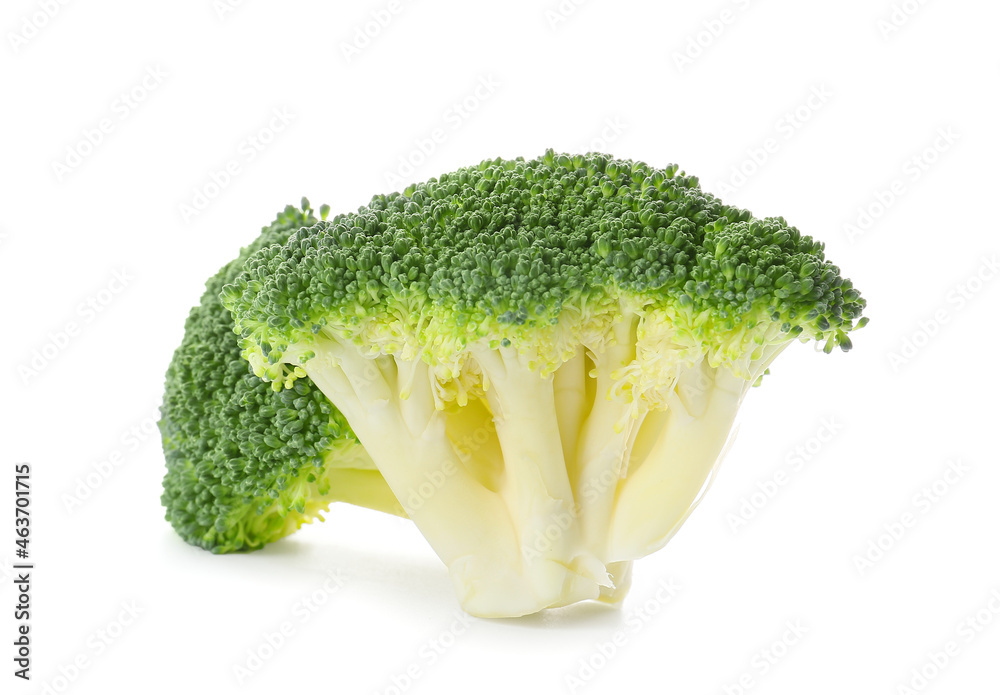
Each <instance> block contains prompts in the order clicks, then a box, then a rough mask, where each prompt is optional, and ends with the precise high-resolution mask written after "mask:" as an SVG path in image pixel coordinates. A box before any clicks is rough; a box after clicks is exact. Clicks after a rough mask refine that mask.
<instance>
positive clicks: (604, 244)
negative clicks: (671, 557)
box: [222, 151, 865, 616]
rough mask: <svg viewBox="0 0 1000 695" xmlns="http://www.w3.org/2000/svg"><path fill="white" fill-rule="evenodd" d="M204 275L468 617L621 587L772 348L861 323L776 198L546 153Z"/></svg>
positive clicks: (409, 195) (399, 198)
mask: <svg viewBox="0 0 1000 695" xmlns="http://www.w3.org/2000/svg"><path fill="white" fill-rule="evenodd" d="M222 295H223V303H224V304H225V306H226V307H227V308H229V309H230V310H231V311H232V313H233V318H234V320H235V324H236V329H237V332H238V333H239V335H240V345H241V346H242V348H243V355H244V357H245V358H246V359H247V360H248V361H249V363H250V364H251V366H252V368H253V370H254V372H255V373H256V374H257V375H258V376H260V377H261V378H263V379H266V380H268V381H270V382H272V387H273V388H274V389H275V390H276V392H279V393H280V392H282V391H283V390H286V389H295V388H297V387H298V385H299V384H300V383H301V382H302V381H303V380H305V379H307V378H308V379H311V380H312V382H313V383H314V384H315V385H316V386H318V387H319V389H321V390H322V391H323V393H325V394H326V395H327V396H328V397H329V398H330V400H331V401H332V402H333V403H334V404H336V406H337V408H338V409H339V410H340V411H341V412H342V413H343V414H344V415H345V417H346V419H347V421H348V422H349V423H350V426H351V428H352V429H353V431H354V432H355V433H356V434H357V437H358V439H359V440H360V441H361V443H362V444H363V445H364V447H365V449H366V451H367V452H368V453H369V454H370V455H371V457H372V460H373V461H374V462H375V464H376V465H377V467H378V469H379V470H380V471H381V473H382V475H383V476H384V478H385V480H386V482H387V483H388V485H389V486H390V488H391V489H392V490H393V492H394V493H395V495H396V497H397V498H398V499H399V500H400V501H401V502H402V503H403V505H404V508H405V509H406V511H407V513H408V514H409V516H410V518H412V519H413V520H414V522H415V523H416V524H417V526H418V528H420V529H421V531H422V532H423V533H424V535H425V536H426V537H427V538H428V541H429V542H430V543H431V545H432V546H433V547H434V549H435V551H436V552H437V553H438V554H439V555H440V556H441V558H442V559H443V560H444V562H445V563H446V564H447V565H448V567H449V569H450V570H451V574H452V578H453V581H454V583H455V585H456V588H457V590H458V592H459V596H460V599H461V601H462V603H463V605H464V606H465V607H466V609H467V610H469V611H470V612H473V613H476V614H479V615H488V616H494V615H520V614H524V613H529V612H533V611H536V610H540V609H542V608H546V607H550V606H557V605H564V604H566V603H571V602H573V601H578V600H582V599H588V598H594V599H600V600H605V601H617V600H620V599H621V597H622V596H623V595H624V593H625V591H626V590H627V588H628V577H629V574H630V567H631V562H632V561H633V560H635V559H637V558H639V557H642V556H644V555H646V554H648V553H650V552H653V551H654V550H656V549H657V548H659V547H661V546H662V545H663V544H664V543H666V542H667V540H668V539H669V538H670V537H671V536H672V534H673V533H674V532H676V530H677V528H678V527H679V526H680V524H681V523H682V522H683V521H684V519H685V518H686V517H687V515H688V514H689V513H690V512H691V510H692V509H693V508H694V505H695V504H697V502H698V501H699V500H700V495H701V493H702V492H703V491H704V489H705V487H706V484H707V482H709V481H710V480H711V477H712V474H713V472H714V471H715V468H716V465H717V463H718V461H719V460H720V457H721V454H722V452H723V450H724V445H725V443H726V441H727V438H728V436H729V433H730V430H731V428H732V423H733V419H734V418H735V416H736V412H737V409H738V407H739V405H740V403H741V402H742V399H743V396H744V394H745V393H746V392H747V389H749V387H750V386H752V385H754V384H756V383H758V382H759V380H760V378H761V377H762V376H763V375H764V374H765V372H766V370H767V368H768V366H769V365H770V363H771V361H772V360H773V359H774V358H775V357H776V356H777V354H778V353H779V352H780V351H781V350H782V349H784V348H785V347H786V346H787V345H789V344H790V343H792V342H795V341H803V342H805V341H810V340H812V341H819V342H820V343H822V345H823V347H824V349H825V350H826V351H827V352H829V351H831V350H832V349H833V348H835V347H840V348H841V349H843V350H848V349H849V348H850V347H851V343H850V339H849V338H848V333H850V332H851V331H852V330H854V329H856V328H858V327H860V326H862V325H864V322H865V320H864V319H863V318H861V312H862V310H863V308H864V305H865V303H864V300H863V299H862V298H861V297H860V295H859V294H858V292H857V291H856V290H854V289H853V287H852V286H851V283H850V281H849V280H846V279H844V278H842V277H841V275H840V272H839V269H838V268H837V267H836V266H834V265H832V264H831V263H829V262H828V261H827V260H826V259H825V256H824V252H823V246H822V244H820V243H818V242H816V241H814V240H813V239H812V238H810V237H808V236H804V235H802V234H800V233H799V232H798V230H796V229H795V228H794V227H791V226H789V225H788V224H787V223H786V222H785V220H783V219H781V218H764V219H757V218H754V217H753V216H752V215H751V214H750V213H749V212H747V211H746V210H741V209H738V208H734V207H731V206H728V205H725V204H723V203H722V202H720V201H719V200H718V199H716V198H715V197H713V196H712V195H710V194H708V193H706V192H704V191H702V190H701V189H700V188H699V186H698V181H697V179H696V178H694V177H691V176H686V175H684V174H683V173H680V172H678V170H677V167H676V166H673V165H671V166H668V167H666V168H664V169H656V168H653V167H650V166H647V165H646V164H643V163H641V162H632V161H624V160H617V159H613V158H611V157H608V156H605V155H599V154H588V155H576V156H569V155H560V154H556V153H554V152H552V151H549V152H547V153H546V154H545V155H544V156H542V157H540V158H538V159H535V160H531V161H525V160H522V159H515V160H502V159H496V160H492V161H486V162H483V163H482V164H480V165H479V166H475V167H470V168H466V169H461V170H459V171H456V172H454V173H451V174H446V175H444V176H441V177H440V178H439V179H432V180H430V181H427V182H425V183H423V184H419V185H414V186H411V187H410V188H408V189H407V190H406V191H404V192H403V193H394V194H391V195H386V196H376V197H375V198H374V199H373V200H372V201H371V203H369V205H368V206H366V207H364V208H361V209H360V210H359V211H358V212H357V213H352V214H348V215H341V216H338V217H336V218H334V219H332V220H330V221H328V222H319V223H317V224H315V225H313V226H311V227H306V228H303V229H300V230H298V231H296V232H295V233H294V234H292V235H291V236H290V237H289V238H288V240H287V242H285V243H284V244H282V245H272V246H267V247H264V248H261V249H260V250H258V251H257V252H256V253H254V254H253V255H251V256H250V257H249V258H248V259H247V260H246V262H245V263H244V264H243V269H242V272H241V273H239V275H238V276H236V277H235V278H234V279H233V281H232V282H231V283H230V284H228V285H226V287H225V288H224V289H223V293H222ZM468 441H472V442H476V444H475V446H472V447H471V448H470V447H468V446H465V445H463V444H462V442H468ZM428 485H430V488H428ZM429 490H430V492H428V491H429ZM553 525H554V526H553ZM553 527H555V528H556V529H558V531H557V532H556V533H554V534H553V533H552V532H551V529H552V528H553Z"/></svg>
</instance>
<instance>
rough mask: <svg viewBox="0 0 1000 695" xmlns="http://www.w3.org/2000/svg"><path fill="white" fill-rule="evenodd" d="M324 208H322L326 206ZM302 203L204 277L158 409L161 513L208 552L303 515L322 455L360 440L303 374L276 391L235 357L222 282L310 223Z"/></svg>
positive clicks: (246, 544)
mask: <svg viewBox="0 0 1000 695" xmlns="http://www.w3.org/2000/svg"><path fill="white" fill-rule="evenodd" d="M324 207H325V206H324ZM318 221H319V220H317V218H316V217H314V216H313V214H312V210H311V209H310V207H309V204H308V202H307V201H305V200H303V203H302V208H301V209H296V208H294V207H292V206H288V207H287V208H286V209H285V210H284V212H282V213H281V214H279V215H278V218H277V219H276V220H275V221H274V222H273V223H272V224H271V225H270V226H268V227H265V228H264V229H263V231H262V233H261V235H260V237H259V238H258V239H257V240H256V241H254V242H253V243H252V244H251V245H250V246H248V247H247V248H245V249H243V251H242V252H241V253H240V256H239V257H238V258H237V259H235V260H233V261H232V262H231V263H229V264H228V265H226V266H225V267H224V268H222V270H220V271H219V273H218V274H216V275H215V276H214V277H213V278H211V279H210V280H209V281H208V282H207V283H206V290H205V294H204V295H203V296H202V298H201V303H200V304H199V305H198V306H196V307H194V308H193V309H192V310H191V314H190V315H189V317H188V319H187V322H186V325H185V334H184V340H183V342H182V343H181V345H180V347H179V348H178V349H177V351H176V352H175V353H174V357H173V361H172V362H171V364H170V367H169V369H168V371H167V380H166V393H165V395H164V400H163V405H162V407H161V416H162V417H161V420H160V423H159V425H160V431H161V434H162V436H163V445H164V452H165V455H166V461H167V474H166V477H165V478H164V481H163V496H162V503H163V506H164V507H166V510H167V512H166V517H167V520H168V521H169V522H170V523H171V524H172V525H173V526H174V528H175V529H176V530H177V532H178V533H179V534H180V535H181V536H182V537H183V538H184V540H186V541H187V542H188V543H191V544H193V545H198V546H201V547H203V548H207V549H210V550H212V551H214V552H230V551H235V550H244V549H252V548H258V547H260V546H262V545H264V544H265V543H268V542H270V541H273V540H276V539H277V538H279V537H281V536H283V535H286V534H287V533H289V532H291V531H294V530H295V529H297V528H298V526H299V525H300V524H301V523H303V522H305V521H308V520H309V518H310V516H309V514H308V513H307V509H306V505H307V501H309V499H310V497H315V496H316V495H320V496H322V495H324V494H326V492H327V491H326V490H324V489H322V487H323V480H322V474H323V470H324V456H325V455H327V454H329V453H330V451H331V449H334V448H336V447H340V448H343V447H350V446H357V447H360V445H359V444H357V443H356V440H355V438H354V434H353V432H351V429H350V427H349V426H348V425H347V422H346V421H345V420H344V419H343V417H342V416H341V415H340V413H339V412H338V411H337V410H336V409H335V408H334V407H333V405H332V404H331V403H330V402H329V400H327V398H326V397H325V396H324V395H323V393H322V392H321V391H320V390H319V389H318V388H316V387H315V386H314V385H313V384H312V383H311V382H310V381H309V380H308V379H301V380H299V381H298V382H297V383H296V384H295V388H294V389H291V390H288V391H283V392H281V393H275V392H274V391H273V390H272V389H271V388H270V387H269V385H268V384H266V383H264V382H262V381H261V380H260V379H258V378H257V377H255V376H254V375H253V374H252V373H251V372H250V370H249V368H248V365H247V363H246V362H245V361H244V360H243V359H242V358H241V357H240V349H239V346H238V344H237V336H236V335H235V334H234V332H233V322H232V317H231V316H230V314H229V312H228V311H226V309H225V308H224V307H223V306H222V303H221V302H220V300H219V294H220V291H221V290H222V287H223V285H225V284H226V283H228V282H231V281H232V280H233V279H234V278H235V277H236V275H237V274H238V273H239V272H240V269H241V268H242V265H243V262H244V260H246V258H247V257H249V256H250V255H252V254H253V253H255V252H256V251H258V250H259V249H262V248H265V247H267V246H269V245H273V244H283V243H284V242H285V241H286V240H287V239H288V237H289V235H290V234H291V233H292V232H294V231H295V230H297V229H299V228H300V227H303V226H306V225H313V224H316V223H317V222H318Z"/></svg>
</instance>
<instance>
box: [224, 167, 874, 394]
mask: <svg viewBox="0 0 1000 695" xmlns="http://www.w3.org/2000/svg"><path fill="white" fill-rule="evenodd" d="M223 303H224V304H225V305H226V306H227V307H228V308H230V309H231V310H232V312H233V315H234V318H235V320H236V325H237V328H238V330H239V332H240V334H241V338H242V345H243V347H244V348H245V353H244V354H245V355H246V356H247V358H248V359H250V361H251V363H252V364H254V366H255V370H256V373H257V374H258V375H260V376H263V377H265V378H268V379H271V380H276V381H278V382H280V383H278V384H276V386H278V387H279V388H280V385H281V383H283V384H284V385H285V386H289V385H291V384H292V383H294V378H288V375H289V372H288V370H287V369H286V368H285V367H281V362H282V360H283V353H284V351H285V350H287V349H288V347H289V346H290V345H292V344H293V343H301V344H308V343H309V342H310V341H311V336H312V335H314V334H316V333H319V332H320V331H322V330H324V329H327V330H333V331H335V332H337V333H339V334H341V335H344V336H348V337H351V338H352V339H354V340H355V342H358V343H359V344H369V345H376V346H378V347H379V348H380V349H383V350H385V351H392V350H395V349H398V348H399V343H400V341H403V342H405V341H407V340H409V341H411V342H413V343H414V344H416V345H417V346H418V348H419V350H420V351H421V352H422V354H423V356H424V357H425V359H428V360H430V361H431V362H434V361H440V362H446V361H447V360H448V359H449V358H450V356H452V355H453V354H454V353H455V352H460V351H461V350H462V349H463V348H464V347H465V346H466V345H467V344H468V343H470V342H471V341H474V340H477V339H480V338H484V337H486V338H489V339H491V340H494V339H495V340H496V341H497V342H499V343H500V344H508V343H514V344H515V345H517V344H519V341H521V342H523V341H525V340H527V341H532V342H537V341H535V340H534V339H535V338H537V337H538V336H537V335H535V334H533V333H531V332H530V331H531V330H533V329H535V328H537V327H546V326H552V325H554V324H556V323H560V322H563V321H564V319H563V316H565V315H566V314H565V313H564V309H565V308H566V307H567V306H570V305H571V306H573V307H574V308H576V309H580V308H581V307H584V306H593V307H597V306H600V307H607V306H609V305H615V306H619V305H621V304H627V305H628V306H629V307H638V308H640V309H649V310H657V309H662V310H664V311H665V312H667V313H668V314H669V315H670V316H671V317H672V321H675V322H677V323H678V326H677V329H678V330H682V331H685V332H686V334H688V335H695V334H697V340H699V341H701V342H702V343H704V344H705V345H706V351H709V350H710V349H716V350H718V347H719V346H720V345H730V344H743V342H746V341H743V340H742V338H741V337H740V336H743V335H750V334H752V335H753V340H756V341H760V340H764V339H765V338H764V337H762V336H764V335H765V334H766V336H767V338H766V339H767V340H775V339H777V338H774V333H775V331H774V330H768V331H763V329H762V328H761V326H762V325H763V324H765V323H767V324H776V327H777V330H778V332H779V333H781V335H782V337H781V338H780V339H781V340H789V339H792V338H795V337H801V338H802V339H805V338H812V339H822V340H825V341H826V343H827V345H826V347H827V349H832V347H834V346H838V345H839V346H840V347H841V348H843V349H845V350H846V349H848V348H849V347H850V340H849V339H848V338H847V333H848V332H849V331H851V330H852V329H853V328H856V327H858V326H860V325H862V323H863V321H858V319H860V317H861V312H862V309H863V307H864V300H863V299H862V298H861V297H860V295H859V294H858V293H857V291H855V290H854V289H853V288H852V287H851V283H850V281H849V280H845V279H843V278H842V277H841V276H840V273H839V270H838V268H837V267H836V266H834V265H831V264H830V263H829V262H827V261H826V260H825V257H824V253H823V247H822V245H821V244H819V243H817V242H815V241H813V240H812V239H811V238H810V237H808V236H804V235H802V234H800V233H799V232H798V230H796V229H795V228H794V227H790V226H789V225H788V224H787V223H786V222H785V221H784V220H783V219H781V218H767V219H762V220H761V219H756V218H754V217H753V216H752V215H751V214H750V213H749V212H747V211H746V210H741V209H738V208H734V207H731V206H728V205H725V204H723V203H722V202H720V201H719V200H718V199H717V198H715V197H714V196H712V195H711V194H709V193H706V192H704V191H703V190H701V188H700V187H699V186H698V181H697V179H696V178H694V177H691V176H685V175H683V174H682V173H678V171H677V167H676V166H673V165H671V166H668V167H666V168H664V169H656V168H653V167H650V166H648V165H646V164H644V163H642V162H633V161H627V160H617V159H613V158H611V157H608V156H605V155H600V154H587V155H573V156H571V155H564V154H556V153H554V152H552V151H549V152H546V154H545V155H543V156H542V157H540V158H538V159H534V160H530V161H525V160H523V159H514V160H502V159H496V160H489V161H485V162H483V163H482V164H480V165H478V166H474V167H469V168H466V169H460V170H458V171H456V172H454V173H451V174H446V175H444V176H441V177H440V178H438V179H431V180H430V181H427V182H425V183H422V184H418V185H414V186H411V187H409V188H407V189H406V190H405V191H403V192H402V193H394V194H391V195H385V196H376V197H375V198H374V199H373V200H372V201H371V203H369V204H368V205H367V206H366V207H363V208H361V209H360V210H359V211H358V212H356V213H352V214H347V215H340V216H338V217H335V218H334V219H332V220H331V221H329V222H325V223H319V224H317V225H315V226H313V227H311V228H305V229H302V230H300V231H298V232H296V233H295V234H293V235H292V236H291V237H290V238H289V239H288V241H287V242H286V243H285V244H284V245H282V246H269V247H266V248H262V249H261V250H260V251H258V252H257V253H255V254H254V255H252V256H251V257H250V258H249V259H248V260H247V262H246V263H245V264H244V266H243V272H242V273H241V274H240V275H239V276H238V277H237V278H235V280H234V281H233V282H232V283H231V284H230V285H228V286H226V287H225V289H224V290H223ZM575 313H577V314H578V313H579V311H577V312H575ZM768 328H769V329H773V328H775V326H769V327H768ZM748 331H749V332H750V333H748ZM734 336H735V337H734ZM555 349H556V348H553V350H555Z"/></svg>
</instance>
